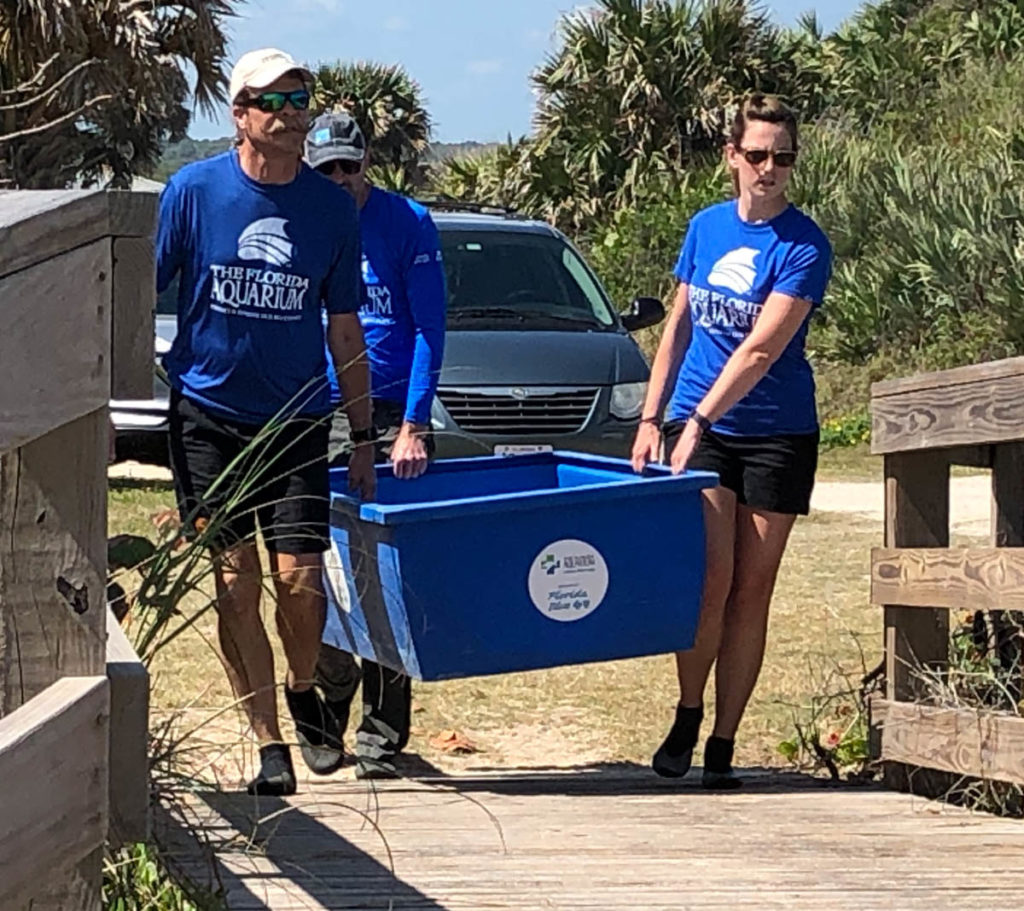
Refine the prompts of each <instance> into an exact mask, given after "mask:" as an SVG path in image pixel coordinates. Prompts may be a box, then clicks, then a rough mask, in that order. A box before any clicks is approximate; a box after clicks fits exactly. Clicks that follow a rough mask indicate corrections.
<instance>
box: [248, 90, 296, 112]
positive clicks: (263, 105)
mask: <svg viewBox="0 0 1024 911" xmlns="http://www.w3.org/2000/svg"><path fill="white" fill-rule="evenodd" d="M289 102H290V103H291V106H292V107H293V108H295V110H296V111H305V110H307V109H308V108H309V91H308V90H307V89H295V91H293V92H261V93H260V94H259V95H254V96H253V97H252V98H250V99H249V100H248V101H246V102H245V104H246V107H251V108H258V109H259V110H261V111H263V113H265V114H274V113H277V112H278V111H283V110H284V106H285V105H286V104H288V103H289Z"/></svg>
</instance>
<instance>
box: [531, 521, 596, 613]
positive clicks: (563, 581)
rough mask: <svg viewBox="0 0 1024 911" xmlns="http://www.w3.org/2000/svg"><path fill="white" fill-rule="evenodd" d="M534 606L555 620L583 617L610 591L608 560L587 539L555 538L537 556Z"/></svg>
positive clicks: (534, 567) (533, 582) (533, 584)
mask: <svg viewBox="0 0 1024 911" xmlns="http://www.w3.org/2000/svg"><path fill="white" fill-rule="evenodd" d="M528 586H529V589H530V598H531V599H532V600H533V603H534V606H535V607H536V608H537V610H539V611H540V612H541V613H542V614H543V615H544V616H545V617H548V618H550V619H551V620H559V621H571V620H582V619H583V618H584V617H586V616H587V615H588V614H591V613H593V612H594V611H595V610H597V608H598V606H599V605H600V604H601V602H602V601H603V600H604V596H605V594H606V593H607V591H608V564H607V563H605V561H604V557H602V556H601V554H600V553H599V552H598V551H597V550H596V549H595V548H594V547H592V546H591V545H589V544H587V542H586V541H577V540H575V539H573V538H565V539H563V540H561V541H553V542H552V543H551V544H549V545H548V546H547V547H545V548H544V549H543V550H542V551H541V552H540V553H539V554H537V556H536V557H535V558H534V561H533V565H532V566H531V567H530V577H529V581H528Z"/></svg>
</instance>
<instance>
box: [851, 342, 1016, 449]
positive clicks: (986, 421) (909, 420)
mask: <svg viewBox="0 0 1024 911" xmlns="http://www.w3.org/2000/svg"><path fill="white" fill-rule="evenodd" d="M1015 360H1017V359H1015ZM1021 439H1024V373H1019V372H1016V373H1013V374H1010V375H1007V376H1003V377H1000V378H996V379H985V380H978V381H977V382H967V383H963V384H961V385H955V386H937V387H934V388H931V387H930V388H925V389H921V390H918V391H909V392H903V393H899V394H892V395H885V396H879V397H876V398H873V399H872V400H871V451H872V452H873V453H876V454H883V453H890V452H908V451H911V450H915V449H918V450H920V449H935V448H940V447H947V446H948V447H952V446H965V445H979V444H982V445H983V444H988V443H1002V442H1010V441H1014V440H1021Z"/></svg>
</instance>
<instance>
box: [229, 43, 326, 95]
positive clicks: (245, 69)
mask: <svg viewBox="0 0 1024 911" xmlns="http://www.w3.org/2000/svg"><path fill="white" fill-rule="evenodd" d="M291 72H298V73H299V75H300V76H302V78H303V79H304V80H305V81H306V83H307V84H308V83H311V82H312V81H313V74H312V73H311V72H310V71H309V69H308V68H307V67H305V66H303V65H302V64H301V63H299V62H298V61H296V60H295V58H294V57H292V55H291V54H286V53H285V52H284V51H279V50H278V49H277V48H275V47H264V48H260V49H259V50H256V51H249V52H248V53H246V54H242V56H241V57H239V58H238V62H237V63H236V64H235V66H234V68H233V69H232V70H231V88H230V90H229V91H230V101H232V102H234V100H235V99H236V98H238V96H239V95H240V94H241V93H242V91H243V90H244V89H265V88H266V87H267V86H268V85H271V84H272V83H274V82H276V81H277V80H278V79H280V78H281V77H282V76H283V75H284V74H285V73H291Z"/></svg>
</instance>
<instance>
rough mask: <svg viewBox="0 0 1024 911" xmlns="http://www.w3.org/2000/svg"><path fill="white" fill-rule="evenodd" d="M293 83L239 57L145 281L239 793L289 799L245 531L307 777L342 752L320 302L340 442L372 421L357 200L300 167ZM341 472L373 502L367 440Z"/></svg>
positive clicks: (274, 68) (172, 193)
mask: <svg viewBox="0 0 1024 911" xmlns="http://www.w3.org/2000/svg"><path fill="white" fill-rule="evenodd" d="M310 81H311V75H310V73H309V71H308V70H307V69H306V68H305V67H303V66H301V65H300V64H299V63H297V62H296V61H295V60H294V59H293V58H292V57H291V56H289V55H288V54H286V53H284V52H283V51H279V50H276V49H273V48H267V49H263V50H258V51H251V52H250V53H248V54H245V55H244V56H242V57H241V59H239V61H238V63H237V64H236V65H235V67H234V70H233V71H232V74H231V88H230V93H231V104H232V113H233V116H234V122H235V129H236V132H237V137H238V143H237V147H236V148H234V149H232V150H231V151H229V152H225V153H224V154H222V155H218V156H215V157H213V158H209V159H206V160H204V161H199V162H195V163H193V164H190V165H188V166H187V167H185V168H183V169H182V170H181V171H179V172H178V173H177V174H175V175H174V176H173V177H172V178H171V180H170V181H169V182H168V184H167V187H166V188H165V190H164V192H163V195H162V197H161V202H160V221H159V228H158V233H157V244H156V260H157V286H158V290H160V291H162V290H164V289H165V288H167V287H168V286H169V285H170V283H171V281H172V280H173V279H174V277H175V276H178V278H179V284H178V332H177V336H176V338H175V340H174V344H173V346H172V348H171V350H170V352H169V353H168V354H167V355H166V356H165V358H164V366H165V368H166V369H167V373H168V376H169V378H170V384H171V388H172V391H171V399H170V409H169V421H170V435H169V436H170V448H171V465H172V469H173V473H174V481H175V489H176V494H177V499H178V505H179V510H180V512H181V517H182V522H183V525H184V528H185V529H186V533H188V534H191V535H193V536H194V537H196V539H197V540H198V541H200V542H202V543H204V544H206V545H207V546H208V547H209V548H210V549H211V551H212V554H213V565H214V580H215V582H216V587H217V603H216V607H217V615H218V633H219V637H220V644H221V648H222V651H223V654H224V659H225V666H226V668H227V672H228V677H229V679H230V681H231V686H232V689H233V690H234V693H235V695H236V697H237V698H238V699H239V701H240V702H241V703H242V705H243V706H244V708H245V711H246V714H247V715H248V719H249V721H250V723H251V725H252V728H253V730H254V732H255V735H256V738H257V740H258V741H259V744H260V768H259V771H258V774H257V775H256V777H255V778H254V779H253V780H252V781H251V782H250V783H249V785H248V790H249V792H250V793H254V794H274V795H282V794H291V793H293V792H294V791H295V784H296V782H295V773H294V769H293V766H292V760H291V754H290V751H289V749H288V747H287V745H286V744H285V743H284V741H283V739H282V737H281V730H280V726H279V724H278V717H277V687H276V680H275V676H274V659H273V653H272V651H271V648H270V642H269V640H268V638H267V633H266V630H265V629H264V626H263V621H262V618H261V616H260V595H261V591H262V589H263V576H262V573H263V569H262V566H261V563H260V556H259V551H258V550H257V547H256V541H255V536H256V528H257V524H258V525H259V528H260V531H261V532H262V534H263V539H264V543H265V545H266V548H267V550H268V552H269V564H270V574H271V577H272V579H273V583H274V585H273V588H274V592H275V594H276V601H277V604H276V621H277V628H278V631H279V634H280V636H281V640H282V644H283V646H284V652H285V655H286V657H287V662H288V671H287V677H286V681H285V691H284V694H285V701H286V703H287V705H288V708H289V710H290V712H291V714H292V717H293V719H294V721H295V726H296V732H297V736H298V740H299V743H300V745H301V746H302V752H303V757H304V758H305V759H306V762H307V763H308V764H309V765H310V766H311V768H313V770H314V771H316V772H320V773H327V772H329V771H332V770H333V769H334V768H337V767H338V766H339V765H340V764H341V761H342V753H341V745H340V742H338V741H337V738H336V735H335V732H336V722H335V721H333V719H330V713H329V711H328V710H327V709H326V707H325V706H324V703H323V701H322V700H321V698H320V696H319V695H318V694H317V692H316V691H315V690H314V689H313V688H312V685H311V684H312V683H313V677H314V670H315V667H316V662H317V657H318V654H319V646H320V639H321V635H322V632H323V627H324V616H325V602H324V595H323V588H322V580H321V569H322V563H323V552H324V551H325V550H326V549H327V547H328V509H329V504H328V498H329V486H328V473H327V463H326V459H325V454H326V450H327V440H328V415H329V414H330V412H331V397H330V392H329V388H328V384H327V379H326V370H327V359H326V358H325V351H324V328H323V322H322V318H321V314H322V312H323V311H326V313H327V320H328V328H327V348H328V350H329V354H330V359H331V360H332V361H333V362H334V363H335V364H336V365H337V366H338V372H339V374H340V378H341V382H340V386H341V395H342V398H343V400H344V402H345V405H346V411H347V414H348V418H349V421H350V422H351V426H352V427H353V428H354V431H353V434H352V436H353V439H354V440H356V439H357V438H358V436H359V435H360V434H362V435H363V438H364V439H365V441H366V443H368V442H369V438H370V426H371V424H370V402H369V396H368V391H369V378H368V371H367V368H366V360H365V347H364V342H363V335H362V330H361V328H360V325H359V317H358V313H357V311H358V309H359V305H360V301H361V294H362V289H361V283H360V276H359V234H358V230H359V229H358V223H357V214H356V207H355V205H354V204H353V202H352V199H351V197H350V196H349V195H348V194H346V193H343V192H342V191H341V190H338V189H336V188H335V187H333V186H331V185H330V184H329V183H328V182H326V181H324V180H323V179H322V178H321V177H319V176H317V175H316V174H314V173H313V171H312V170H311V169H310V168H308V167H306V166H305V165H304V164H303V163H302V161H301V158H300V156H301V152H302V144H303V139H304V137H305V134H306V130H307V128H308V125H309V118H308V108H309V100H310V95H309V83H310ZM350 478H351V482H352V484H353V485H354V486H355V487H357V488H358V489H359V491H360V492H361V493H362V494H363V495H364V496H367V497H369V496H372V495H373V493H374V487H375V478H374V470H373V451H372V447H371V446H369V445H366V444H364V445H359V446H357V448H356V451H355V452H354V453H353V455H352V458H351V468H350Z"/></svg>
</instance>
